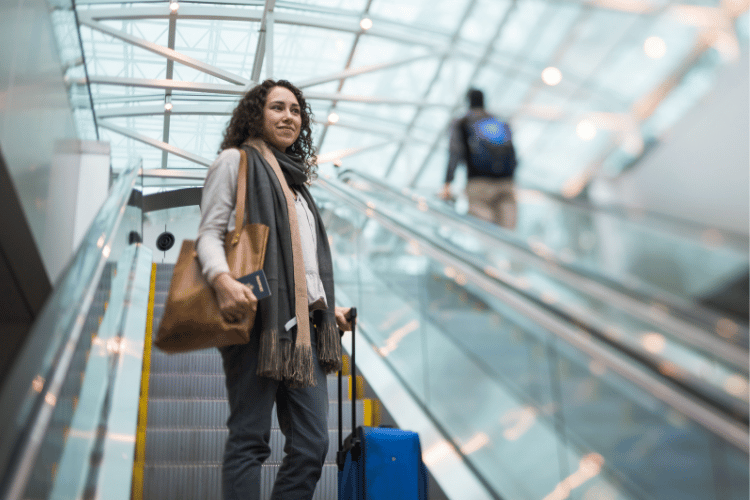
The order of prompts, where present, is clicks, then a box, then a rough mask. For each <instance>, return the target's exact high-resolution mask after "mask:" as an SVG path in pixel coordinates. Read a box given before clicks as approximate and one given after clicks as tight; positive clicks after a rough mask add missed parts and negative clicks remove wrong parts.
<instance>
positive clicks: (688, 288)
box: [345, 171, 748, 348]
mask: <svg viewBox="0 0 750 500" xmlns="http://www.w3.org/2000/svg"><path fill="white" fill-rule="evenodd" d="M345 176H346V177H345V178H347V179H350V180H351V181H352V182H350V184H351V185H352V186H353V187H355V188H357V189H359V190H362V191H366V192H368V194H369V195H371V196H377V197H378V198H379V199H384V200H385V199H390V198H391V197H392V195H396V196H399V197H400V198H401V199H402V200H410V202H411V204H412V205H415V204H418V208H419V209H420V211H427V210H429V211H431V212H434V213H436V214H444V215H445V216H447V217H448V218H449V219H451V220H454V221H464V222H465V223H466V224H467V225H471V226H473V227H475V228H476V229H477V230H478V232H479V233H483V234H485V235H487V236H489V237H492V238H496V239H497V240H498V242H499V243H502V244H503V245H504V246H507V245H508V244H510V245H511V246H517V247H520V248H523V249H526V250H527V251H532V252H534V253H535V254H537V255H538V256H540V257H542V258H544V259H547V260H549V261H550V264H551V265H554V264H558V265H560V266H561V267H565V268H566V269H569V270H571V271H573V272H575V273H577V274H580V275H582V276H585V277H588V278H592V279H594V280H596V281H600V282H602V283H603V284H605V285H607V286H609V287H613V288H614V289H619V290H621V291H623V292H625V293H627V294H629V295H633V296H635V297H636V298H638V300H641V301H646V302H647V303H651V305H653V306H654V307H656V308H660V309H664V308H665V307H666V308H669V309H672V310H673V311H674V312H675V313H679V314H681V315H683V316H685V317H686V319H687V320H689V321H690V322H694V323H698V324H703V325H704V328H706V329H708V330H710V331H711V332H712V333H713V334H714V335H719V336H720V337H722V338H724V339H726V340H729V341H730V342H733V343H738V344H739V345H742V346H743V347H745V348H746V347H747V345H748V339H747V335H748V333H747V320H746V319H745V320H744V321H743V320H742V318H741V317H738V316H737V315H736V314H735V313H733V312H732V311H731V310H728V309H726V308H724V309H722V310H718V309H716V308H715V307H714V306H713V305H712V303H711V298H712V297H714V296H716V295H717V294H719V293H720V291H721V289H722V287H729V286H730V285H731V284H733V283H735V282H736V286H737V287H738V290H741V280H742V278H743V277H745V278H746V276H747V271H748V241H747V238H745V237H741V236H739V235H736V234H732V233H728V232H725V231H719V230H718V229H715V228H707V227H700V226H696V225H694V224H690V223H686V222H684V221H679V220H673V219H668V218H664V217H658V216H655V215H653V214H647V213H642V212H641V213H636V212H634V211H630V212H628V211H621V210H615V209H597V208H595V207H590V206H583V205H580V204H576V203H573V202H569V201H563V200H561V199H558V198H554V197H551V196H548V195H545V194H543V193H541V192H538V191H530V190H520V191H519V193H518V221H517V224H516V228H515V230H514V231H508V230H505V229H503V228H500V227H497V226H495V225H492V224H488V223H485V222H484V221H481V220H478V219H475V218H473V217H469V216H466V215H465V205H464V204H463V203H458V202H457V203H456V207H457V210H458V211H459V212H462V213H463V214H464V215H463V216H462V217H460V218H459V215H457V213H456V211H454V210H453V209H451V208H450V207H449V206H448V205H446V204H444V203H440V202H436V201H435V200H434V199H432V198H433V197H432V196H431V195H430V196H422V195H420V194H418V193H415V192H411V191H407V190H403V189H400V188H399V189H397V188H391V187H390V186H388V185H387V184H384V183H383V182H382V181H378V180H376V179H373V178H372V177H371V176H368V175H366V174H361V173H355V172H351V171H349V172H345ZM390 193H392V194H390ZM460 201H462V200H459V202H460ZM460 208H463V211H461V210H460ZM497 260H500V261H502V257H501V256H498V257H497ZM488 262H492V259H488ZM744 294H745V296H747V291H746V290H745V291H744ZM737 300H739V301H740V302H742V299H741V297H739V298H738V299H737ZM745 307H746V306H745ZM665 312H669V311H665Z"/></svg>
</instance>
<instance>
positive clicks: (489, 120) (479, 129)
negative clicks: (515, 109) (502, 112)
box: [461, 114, 516, 177]
mask: <svg viewBox="0 0 750 500" xmlns="http://www.w3.org/2000/svg"><path fill="white" fill-rule="evenodd" d="M461 128H462V130H463V134H464V140H465V142H466V152H467V163H469V168H471V169H473V170H474V172H475V173H476V174H478V175H480V176H482V177H511V176H512V175H513V172H514V171H515V170H516V152H515V149H514V148H513V142H512V141H511V136H510V128H509V127H508V124H507V123H505V122H501V121H500V120H498V119H497V118H495V117H493V116H491V115H486V114H485V115H480V116H479V117H471V116H469V117H466V118H464V119H463V120H461Z"/></svg>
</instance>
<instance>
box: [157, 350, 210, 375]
mask: <svg viewBox="0 0 750 500" xmlns="http://www.w3.org/2000/svg"><path fill="white" fill-rule="evenodd" d="M168 373H173V374H200V375H224V368H223V366H222V362H221V356H219V354H218V352H216V351H215V350H210V351H197V352H190V353H183V354H165V353H163V352H160V351H158V350H156V351H152V357H151V374H152V375H156V374H168Z"/></svg>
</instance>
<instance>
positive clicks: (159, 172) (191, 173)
mask: <svg viewBox="0 0 750 500" xmlns="http://www.w3.org/2000/svg"><path fill="white" fill-rule="evenodd" d="M207 173H208V169H205V168H202V169H198V168H196V169H193V170H190V169H187V170H177V169H176V168H168V169H163V168H152V169H150V170H144V171H143V177H154V178H159V179H190V180H201V181H202V180H205V179H206V174H207Z"/></svg>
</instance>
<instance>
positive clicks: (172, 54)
mask: <svg viewBox="0 0 750 500" xmlns="http://www.w3.org/2000/svg"><path fill="white" fill-rule="evenodd" d="M81 24H82V25H84V26H88V27H89V28H91V29H94V30H96V31H99V32H101V33H104V34H107V35H110V36H112V37H114V38H117V39H119V40H122V41H123V42H125V43H129V44H130V45H133V46H135V47H140V48H142V49H145V50H148V51H150V52H153V53H154V54H157V55H160V56H163V57H166V58H167V59H169V60H172V61H176V62H178V63H180V64H184V65H185V66H188V67H190V68H193V69H196V70H198V71H201V72H203V73H206V74H208V75H211V76H215V77H216V78H219V79H221V80H225V81H227V82H230V83H235V84H238V85H247V84H248V83H249V82H250V81H249V80H248V79H247V78H242V77H241V76H239V75H235V74H234V73H230V72H229V71H225V70H223V69H221V68H217V67H216V66H212V65H210V64H206V63H204V62H201V61H199V60H197V59H193V58H192V57H189V56H186V55H184V54H181V53H179V52H177V51H176V50H174V49H170V48H167V47H164V46H162V45H158V44H156V43H153V42H149V41H147V40H143V39H142V38H138V37H135V36H133V35H130V34H128V33H125V32H124V31H120V30H117V29H114V28H110V27H109V26H105V25H104V24H101V23H99V22H97V21H94V20H91V19H86V18H85V17H83V16H81Z"/></svg>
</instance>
